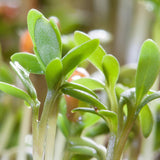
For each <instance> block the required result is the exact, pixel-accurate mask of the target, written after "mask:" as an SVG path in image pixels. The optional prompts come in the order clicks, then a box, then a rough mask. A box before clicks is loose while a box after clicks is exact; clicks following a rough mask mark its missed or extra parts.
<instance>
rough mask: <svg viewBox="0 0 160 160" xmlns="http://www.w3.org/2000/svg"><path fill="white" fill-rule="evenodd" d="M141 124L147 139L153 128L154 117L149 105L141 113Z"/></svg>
mask: <svg viewBox="0 0 160 160" xmlns="http://www.w3.org/2000/svg"><path fill="white" fill-rule="evenodd" d="M139 116H140V124H141V128H142V133H143V136H144V137H145V138H147V137H148V136H149V135H150V133H151V131H152V128H153V116H152V113H151V110H150V108H149V107H148V105H145V106H144V107H143V109H142V110H141V111H140V114H139Z"/></svg>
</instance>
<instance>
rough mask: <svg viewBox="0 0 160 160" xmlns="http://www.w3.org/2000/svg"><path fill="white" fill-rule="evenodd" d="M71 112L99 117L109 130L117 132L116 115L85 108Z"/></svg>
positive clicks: (110, 112) (107, 111)
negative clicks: (87, 113) (86, 113)
mask: <svg viewBox="0 0 160 160" xmlns="http://www.w3.org/2000/svg"><path fill="white" fill-rule="evenodd" d="M73 111H82V112H89V113H93V114H96V115H98V116H100V117H102V118H103V119H104V120H105V121H106V122H107V124H108V126H109V128H110V130H111V131H112V132H114V133H116V132H117V127H118V119H117V114H116V113H115V112H113V111H109V110H97V111H95V109H93V108H85V107H79V108H75V109H74V110H73Z"/></svg>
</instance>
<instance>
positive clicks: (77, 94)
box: [62, 88, 107, 109]
mask: <svg viewBox="0 0 160 160" xmlns="http://www.w3.org/2000/svg"><path fill="white" fill-rule="evenodd" d="M62 92H63V93H64V94H67V95H70V96H72V97H74V98H77V99H79V100H81V101H84V102H87V103H89V104H91V105H93V106H96V107H97V108H98V109H107V107H106V106H105V105H104V104H102V103H101V102H100V101H99V100H98V99H97V98H95V97H94V96H93V95H91V94H89V93H87V92H85V91H82V90H78V89H72V88H62Z"/></svg>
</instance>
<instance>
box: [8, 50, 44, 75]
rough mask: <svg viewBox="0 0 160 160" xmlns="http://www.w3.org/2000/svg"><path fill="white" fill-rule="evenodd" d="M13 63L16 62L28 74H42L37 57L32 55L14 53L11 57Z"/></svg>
mask: <svg viewBox="0 0 160 160" xmlns="http://www.w3.org/2000/svg"><path fill="white" fill-rule="evenodd" d="M11 60H12V61H13V62H15V61H17V62H18V63H19V64H20V65H21V66H22V67H24V68H25V69H26V70H27V71H28V72H30V73H34V74H44V72H43V70H42V68H41V66H40V64H39V62H38V60H37V57H36V56H35V55H34V54H30V53H27V52H19V53H15V54H14V55H12V56H11Z"/></svg>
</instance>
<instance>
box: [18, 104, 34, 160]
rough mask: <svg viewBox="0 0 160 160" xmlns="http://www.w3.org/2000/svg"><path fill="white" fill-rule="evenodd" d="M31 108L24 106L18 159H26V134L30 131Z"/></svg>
mask: <svg viewBox="0 0 160 160" xmlns="http://www.w3.org/2000/svg"><path fill="white" fill-rule="evenodd" d="M31 113H32V112H31V109H29V108H27V107H26V106H23V119H22V122H21V127H20V136H19V145H18V153H17V160H26V151H25V136H26V135H27V134H28V133H29V129H30V117H31Z"/></svg>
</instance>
